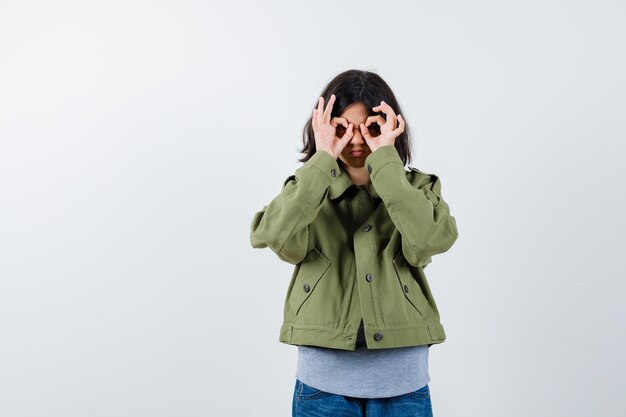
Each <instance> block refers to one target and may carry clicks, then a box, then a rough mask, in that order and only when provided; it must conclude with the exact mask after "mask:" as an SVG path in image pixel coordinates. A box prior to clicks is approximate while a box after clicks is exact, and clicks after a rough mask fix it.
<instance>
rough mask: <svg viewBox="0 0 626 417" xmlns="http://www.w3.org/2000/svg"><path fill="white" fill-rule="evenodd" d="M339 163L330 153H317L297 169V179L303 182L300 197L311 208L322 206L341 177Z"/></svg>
mask: <svg viewBox="0 0 626 417" xmlns="http://www.w3.org/2000/svg"><path fill="white" fill-rule="evenodd" d="M339 173H340V171H339V163H338V162H337V160H336V159H335V158H333V157H332V156H331V155H330V154H329V153H328V152H326V151H320V152H315V153H314V154H313V156H311V157H310V158H309V160H308V161H306V162H305V163H304V164H303V165H302V166H300V167H299V168H298V169H296V172H295V177H296V179H297V180H300V181H301V186H300V189H299V195H300V196H301V198H302V199H303V201H305V202H306V203H307V204H308V205H309V206H310V207H317V206H319V205H320V203H321V201H322V198H323V196H324V195H325V194H324V193H325V192H326V190H327V189H328V187H329V186H330V184H331V183H332V182H333V180H334V179H335V178H337V177H338V176H339Z"/></svg>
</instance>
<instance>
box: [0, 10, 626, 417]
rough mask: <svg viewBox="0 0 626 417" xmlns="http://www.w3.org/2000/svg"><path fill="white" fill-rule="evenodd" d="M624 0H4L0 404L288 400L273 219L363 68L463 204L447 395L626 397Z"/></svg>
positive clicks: (82, 409) (471, 398)
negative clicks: (377, 80)
mask: <svg viewBox="0 0 626 417" xmlns="http://www.w3.org/2000/svg"><path fill="white" fill-rule="evenodd" d="M625 12H626V7H625V6H624V3H623V2H619V1H598V0H595V1H546V0H543V1H495V0H492V1H485V0H480V1H472V2H467V1H446V2H432V1H428V2H426V1H417V2H416V1H410V2H409V1H405V2H373V1H364V0H361V1H352V2H330V1H315V2H296V1H291V2H286V1H285V2H279V1H265V2H254V1H248V2H243V1H231V2H206V1H181V0H177V1H147V0H144V1H135V0H124V1H118V0H114V1H111V0H109V1H106V2H104V1H101V2H97V1H92V2H81V1H19V2H18V1H7V0H2V1H0V415H2V416H11V417H26V416H28V417H35V416H37V417H40V416H46V417H56V416H59V417H61V416H62V417H78V416H86V417H87V416H97V417H137V416H150V417H161V416H185V417H196V416H250V415H254V416H268V417H269V416H272V417H274V416H288V415H291V400H292V394H293V386H294V382H295V370H296V359H297V348H296V347H295V346H291V345H286V344H282V343H280V342H279V341H278V336H279V327H280V324H281V322H282V309H283V302H284V297H285V293H286V290H287V285H288V283H289V279H290V276H291V272H292V266H291V265H289V264H287V263H284V262H282V261H280V260H279V259H278V257H277V256H276V255H275V254H274V253H273V252H271V250H269V249H263V250H260V249H253V248H252V247H251V245H250V241H249V232H250V222H251V220H252V217H253V215H254V213H255V212H256V211H258V210H260V209H261V208H262V207H263V206H264V205H265V204H267V203H269V201H271V199H272V198H274V197H275V196H276V195H277V194H278V193H279V191H280V189H281V184H282V181H283V180H284V179H285V178H286V177H287V176H288V175H290V174H292V173H293V172H294V171H295V169H296V168H297V167H298V166H299V165H300V163H298V162H297V159H298V158H299V157H300V154H298V148H299V146H300V145H301V141H302V139H301V133H302V127H303V126H304V124H305V122H306V120H307V119H308V117H309V116H310V115H311V112H312V109H313V107H314V105H315V104H316V102H317V98H318V96H319V94H320V93H321V91H322V88H323V87H324V86H325V85H326V83H328V82H329V81H330V80H331V79H332V78H333V77H334V76H335V75H337V74H339V73H340V72H342V71H344V70H347V69H353V68H355V69H364V70H370V71H374V72H376V73H378V74H379V75H380V76H382V77H383V78H384V79H385V80H386V81H387V82H388V83H389V85H390V86H391V88H392V89H393V90H394V92H395V94H396V96H397V98H398V100H399V101H400V104H401V105H402V106H403V109H404V116H405V119H406V121H407V123H408V124H409V126H410V128H411V130H412V133H413V145H414V149H415V153H414V155H413V156H414V161H413V164H412V165H413V166H415V167H417V168H419V169H421V170H423V171H426V172H432V173H436V174H437V175H439V176H440V178H441V181H442V193H443V195H444V198H445V199H446V201H447V202H448V203H449V205H450V208H451V211H452V213H453V215H454V216H455V217H456V219H457V225H458V229H459V239H458V240H457V242H456V243H455V245H454V246H453V247H452V249H450V251H448V252H447V253H445V254H441V255H438V256H435V257H433V263H432V264H431V265H430V266H429V267H428V269H427V270H426V272H427V276H428V279H429V282H430V284H431V288H432V290H433V293H434V295H435V297H436V299H437V302H438V306H439V309H440V312H441V319H442V323H443V325H444V327H445V329H446V333H447V336H448V338H447V340H446V341H445V342H444V343H442V344H439V345H435V346H433V347H432V348H431V350H430V374H431V382H430V387H431V395H432V397H431V398H432V404H433V409H434V412H435V415H436V416H439V417H456V416H464V417H471V416H481V417H483V416H494V417H496V416H508V417H518V416H519V417H522V416H530V415H532V416H565V415H567V416H581V417H582V416H614V415H620V413H624V412H626V396H624V395H623V392H622V391H623V376H624V373H625V371H626V369H625V368H626V367H625V361H624V356H623V354H624V352H625V351H626V332H625V331H624V329H625V320H624V319H625V317H626V314H625V313H626V311H625V308H624V296H625V295H626V294H625V289H626V286H625V284H624V277H625V274H624V271H623V264H624V258H625V256H626V245H625V244H624V240H625V233H626V224H625V220H624V219H625V217H624V214H623V213H624V210H625V209H626V202H625V196H624V184H625V181H624V180H625V179H626V169H625V167H624V157H625V156H626V153H625V151H626V145H625V140H626V135H625V133H626V126H625V123H624V115H625V114H626V101H625V97H626V83H625V77H624V74H626V58H625V55H624V53H623V50H624V42H623V40H624V39H625V37H626V29H624V25H623V21H624V16H625Z"/></svg>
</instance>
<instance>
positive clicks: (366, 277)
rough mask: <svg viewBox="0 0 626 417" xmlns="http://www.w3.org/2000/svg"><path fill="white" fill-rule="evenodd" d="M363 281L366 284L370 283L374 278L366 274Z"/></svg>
mask: <svg viewBox="0 0 626 417" xmlns="http://www.w3.org/2000/svg"><path fill="white" fill-rule="evenodd" d="M365 279H366V280H367V282H372V280H373V279H374V276H373V275H372V274H367V275H365Z"/></svg>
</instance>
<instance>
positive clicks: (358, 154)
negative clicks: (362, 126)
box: [350, 150, 365, 156]
mask: <svg viewBox="0 0 626 417" xmlns="http://www.w3.org/2000/svg"><path fill="white" fill-rule="evenodd" d="M364 153H365V151H363V150H358V151H350V155H352V156H362V155H363V154H364Z"/></svg>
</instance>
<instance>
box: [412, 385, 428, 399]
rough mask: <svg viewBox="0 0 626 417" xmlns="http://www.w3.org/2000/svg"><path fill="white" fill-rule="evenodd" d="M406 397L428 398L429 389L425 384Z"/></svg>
mask: <svg viewBox="0 0 626 417" xmlns="http://www.w3.org/2000/svg"><path fill="white" fill-rule="evenodd" d="M408 395H409V397H413V398H430V388H429V386H428V384H426V385H424V386H423V387H422V388H420V389H418V390H415V391H411V392H409V394H408Z"/></svg>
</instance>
